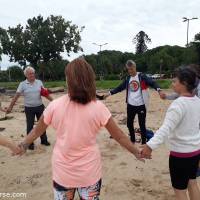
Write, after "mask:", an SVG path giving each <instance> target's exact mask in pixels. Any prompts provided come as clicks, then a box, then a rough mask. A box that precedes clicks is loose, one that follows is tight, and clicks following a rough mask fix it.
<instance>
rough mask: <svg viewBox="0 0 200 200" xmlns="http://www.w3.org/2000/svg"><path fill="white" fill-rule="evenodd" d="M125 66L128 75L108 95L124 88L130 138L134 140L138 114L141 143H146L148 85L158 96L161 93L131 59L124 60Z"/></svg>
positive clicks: (154, 83)
mask: <svg viewBox="0 0 200 200" xmlns="http://www.w3.org/2000/svg"><path fill="white" fill-rule="evenodd" d="M126 68H127V70H128V73H129V76H127V77H126V79H125V80H124V81H123V82H122V83H121V84H120V85H119V86H118V87H117V88H115V89H113V90H111V91H110V92H109V93H108V94H107V95H105V98H106V97H108V96H109V95H113V94H116V93H118V92H121V91H123V90H125V89H126V103H127V127H128V129H129V134H130V139H131V141H132V142H133V143H134V142H135V131H134V126H133V123H134V119H135V115H136V114H137V115H138V121H139V126H140V130H141V138H142V144H145V143H146V109H147V107H148V102H149V94H148V86H150V87H152V88H154V89H155V90H156V91H158V93H159V95H160V97H161V96H162V95H163V93H162V92H161V89H160V87H159V86H158V85H157V83H156V82H155V81H153V80H152V79H151V78H149V77H147V76H146V75H145V74H143V73H140V72H137V70H136V63H135V62H134V61H132V60H128V61H127V62H126Z"/></svg>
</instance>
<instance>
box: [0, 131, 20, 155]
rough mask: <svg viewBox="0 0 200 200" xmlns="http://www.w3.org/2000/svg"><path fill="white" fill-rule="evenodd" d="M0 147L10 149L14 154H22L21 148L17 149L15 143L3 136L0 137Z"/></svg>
mask: <svg viewBox="0 0 200 200" xmlns="http://www.w3.org/2000/svg"><path fill="white" fill-rule="evenodd" d="M0 145H1V146H4V147H6V148H9V149H10V150H11V151H12V153H13V154H17V153H18V152H20V149H19V147H17V145H15V143H14V142H12V141H10V140H8V139H6V138H4V137H3V136H1V135H0Z"/></svg>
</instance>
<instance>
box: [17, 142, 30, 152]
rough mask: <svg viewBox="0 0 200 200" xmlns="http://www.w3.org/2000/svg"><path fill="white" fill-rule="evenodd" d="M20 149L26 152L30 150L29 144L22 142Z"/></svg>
mask: <svg viewBox="0 0 200 200" xmlns="http://www.w3.org/2000/svg"><path fill="white" fill-rule="evenodd" d="M19 147H20V148H23V149H24V151H26V150H27V149H28V147H29V144H27V143H24V142H21V143H19Z"/></svg>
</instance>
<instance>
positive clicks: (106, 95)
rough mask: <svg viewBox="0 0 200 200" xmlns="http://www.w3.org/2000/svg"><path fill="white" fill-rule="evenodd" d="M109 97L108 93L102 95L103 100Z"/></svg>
mask: <svg viewBox="0 0 200 200" xmlns="http://www.w3.org/2000/svg"><path fill="white" fill-rule="evenodd" d="M110 95H111V94H110V92H108V93H106V94H104V95H103V98H104V99H107V98H108V97H109V96H110Z"/></svg>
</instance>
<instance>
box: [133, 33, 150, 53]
mask: <svg viewBox="0 0 200 200" xmlns="http://www.w3.org/2000/svg"><path fill="white" fill-rule="evenodd" d="M132 42H133V44H136V51H135V52H136V54H142V53H144V52H145V51H147V45H146V43H151V39H150V38H149V36H148V35H147V34H146V33H145V32H144V31H140V32H139V33H138V34H137V35H136V36H135V37H134V38H133V41H132Z"/></svg>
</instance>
